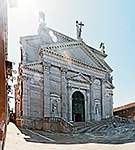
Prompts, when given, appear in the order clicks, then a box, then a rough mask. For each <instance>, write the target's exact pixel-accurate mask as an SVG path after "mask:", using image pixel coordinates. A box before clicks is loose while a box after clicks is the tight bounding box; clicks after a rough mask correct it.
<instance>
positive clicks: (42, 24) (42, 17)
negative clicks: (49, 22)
mask: <svg viewBox="0 0 135 150" xmlns="http://www.w3.org/2000/svg"><path fill="white" fill-rule="evenodd" d="M39 23H40V24H39V27H38V34H41V33H42V32H46V31H47V29H46V23H45V13H44V12H41V11H40V12H39Z"/></svg>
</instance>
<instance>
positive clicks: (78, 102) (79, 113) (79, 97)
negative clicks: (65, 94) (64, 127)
mask: <svg viewBox="0 0 135 150" xmlns="http://www.w3.org/2000/svg"><path fill="white" fill-rule="evenodd" d="M72 99H73V100H72V120H73V121H75V122H84V121H85V108H84V96H83V94H82V93H81V92H75V93H74V94H73V96H72Z"/></svg>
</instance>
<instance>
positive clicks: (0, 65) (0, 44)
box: [0, 0, 8, 145]
mask: <svg viewBox="0 0 135 150" xmlns="http://www.w3.org/2000/svg"><path fill="white" fill-rule="evenodd" d="M7 33H8V32H7V1H6V0H0V144H1V145H2V143H3V139H4V134H5V124H6V69H5V60H7Z"/></svg>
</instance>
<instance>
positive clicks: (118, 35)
mask: <svg viewBox="0 0 135 150" xmlns="http://www.w3.org/2000/svg"><path fill="white" fill-rule="evenodd" d="M134 10H135V0H128V1H127V0H49V1H48V0H19V6H18V7H17V8H10V7H8V27H9V30H8V31H9V39H8V40H9V43H8V50H9V60H11V61H14V62H16V66H15V67H17V63H18V62H19V61H20V44H19V37H20V36H26V35H33V34H37V28H38V24H39V22H38V12H39V11H44V12H45V20H46V21H45V22H46V25H47V26H48V27H50V28H52V29H55V30H57V31H59V32H61V33H64V34H66V35H68V36H70V37H72V38H76V36H75V34H76V30H75V21H76V20H78V21H82V22H83V23H84V27H83V32H82V37H83V40H84V42H85V43H87V44H88V45H90V46H92V47H94V48H96V49H99V43H100V42H101V41H103V42H104V43H105V47H106V49H105V51H106V54H108V57H107V58H106V61H107V62H108V64H109V65H110V66H111V67H112V68H113V70H114V71H113V74H112V75H113V76H114V81H113V83H114V86H115V90H114V107H117V106H121V105H124V104H128V103H131V102H134V101H135V88H134V86H135V79H134V77H135V69H134V64H135V59H134V55H135V50H134V49H135V11H134Z"/></svg>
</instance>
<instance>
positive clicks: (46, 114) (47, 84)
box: [43, 62, 51, 117]
mask: <svg viewBox="0 0 135 150" xmlns="http://www.w3.org/2000/svg"><path fill="white" fill-rule="evenodd" d="M50 67H51V64H50V63H48V62H43V72H44V117H50V109H51V108H50V107H51V106H50Z"/></svg>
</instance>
